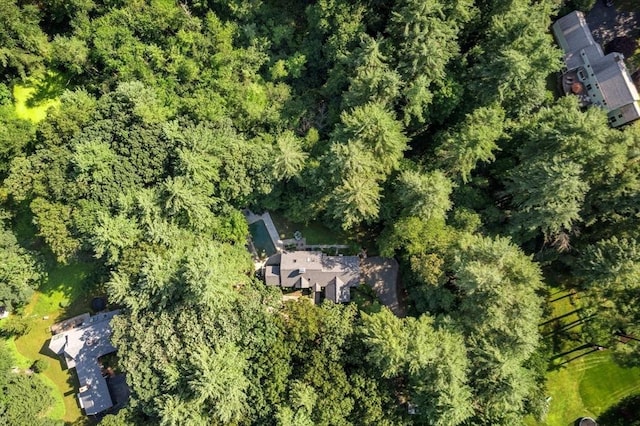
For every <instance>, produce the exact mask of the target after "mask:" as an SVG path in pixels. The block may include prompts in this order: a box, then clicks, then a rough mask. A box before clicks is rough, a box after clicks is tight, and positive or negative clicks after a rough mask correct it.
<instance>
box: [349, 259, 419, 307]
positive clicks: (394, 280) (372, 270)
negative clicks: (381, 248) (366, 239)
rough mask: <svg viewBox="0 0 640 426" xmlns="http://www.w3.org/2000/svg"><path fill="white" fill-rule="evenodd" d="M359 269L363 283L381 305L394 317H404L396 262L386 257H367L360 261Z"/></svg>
mask: <svg viewBox="0 0 640 426" xmlns="http://www.w3.org/2000/svg"><path fill="white" fill-rule="evenodd" d="M360 268H361V270H362V274H363V276H364V281H365V283H366V284H367V285H368V286H369V287H371V288H373V290H374V291H375V292H376V295H377V296H378V299H380V301H381V302H382V304H383V305H385V306H386V307H388V308H389V309H391V312H393V313H394V314H395V315H396V316H398V317H400V318H403V317H405V316H406V315H407V313H406V308H405V305H404V297H403V294H402V292H401V291H400V283H399V280H398V274H399V268H398V262H396V260H395V259H392V258H388V257H369V258H367V259H364V260H363V261H362V263H361V265H360Z"/></svg>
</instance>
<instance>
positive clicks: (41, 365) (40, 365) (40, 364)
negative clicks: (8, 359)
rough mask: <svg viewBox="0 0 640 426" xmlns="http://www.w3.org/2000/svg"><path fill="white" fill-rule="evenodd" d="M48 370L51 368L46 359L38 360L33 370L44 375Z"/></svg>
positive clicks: (32, 367)
mask: <svg viewBox="0 0 640 426" xmlns="http://www.w3.org/2000/svg"><path fill="white" fill-rule="evenodd" d="M47 368H49V363H48V362H47V361H46V360H44V359H37V360H36V361H35V362H34V363H33V365H32V366H31V369H32V370H33V371H34V372H36V373H43V372H44V371H45V370H46V369H47Z"/></svg>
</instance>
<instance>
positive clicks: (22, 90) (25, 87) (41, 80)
mask: <svg viewBox="0 0 640 426" xmlns="http://www.w3.org/2000/svg"><path fill="white" fill-rule="evenodd" d="M64 88H65V81H64V76H62V75H60V74H58V73H56V72H54V71H47V72H44V73H43V74H42V75H40V76H32V77H29V78H28V79H27V80H26V81H23V82H21V83H19V84H15V85H14V86H13V99H14V103H15V110H16V115H17V116H18V117H19V118H22V119H24V120H30V121H31V122H33V123H37V122H39V121H42V120H44V118H45V117H46V116H47V110H48V109H49V108H52V107H57V106H58V105H60V99H59V97H60V95H61V94H62V92H63V91H64Z"/></svg>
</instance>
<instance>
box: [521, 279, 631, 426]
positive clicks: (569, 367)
mask: <svg viewBox="0 0 640 426" xmlns="http://www.w3.org/2000/svg"><path fill="white" fill-rule="evenodd" d="M579 296H580V295H579V294H576V295H573V296H572V295H571V294H570V293H569V292H568V291H564V290H558V289H552V291H551V297H550V298H549V300H550V306H551V313H550V315H549V318H548V319H547V320H546V321H545V323H543V326H542V327H541V330H542V333H543V335H544V336H545V339H549V340H550V341H551V342H552V344H553V349H554V354H555V355H554V356H553V357H552V361H551V366H552V369H551V371H550V372H549V373H548V375H547V395H548V396H550V397H551V401H550V405H549V412H548V414H547V417H546V419H545V422H544V424H546V425H549V426H570V425H573V424H574V422H575V421H576V419H578V418H580V417H583V416H590V417H593V418H597V417H598V416H599V415H600V414H602V413H603V412H604V411H605V410H607V409H608V408H610V407H612V406H614V405H616V404H617V403H618V402H619V401H620V400H622V399H623V398H625V397H627V396H630V395H634V394H638V393H640V368H624V367H621V366H619V365H618V364H616V363H615V362H614V360H613V358H612V356H611V353H610V352H608V351H606V350H604V351H598V350H596V349H594V348H593V347H591V346H590V345H585V342H584V340H583V338H582V336H581V334H580V331H581V330H580V328H581V318H580V298H579ZM527 423H528V424H530V425H533V424H539V423H536V422H534V421H532V420H531V419H529V421H528V422H527Z"/></svg>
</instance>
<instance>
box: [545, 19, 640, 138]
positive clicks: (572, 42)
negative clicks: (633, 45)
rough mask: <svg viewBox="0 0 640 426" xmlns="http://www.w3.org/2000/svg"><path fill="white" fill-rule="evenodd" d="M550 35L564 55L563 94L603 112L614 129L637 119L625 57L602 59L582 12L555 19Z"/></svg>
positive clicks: (635, 95)
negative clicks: (573, 95)
mask: <svg viewBox="0 0 640 426" xmlns="http://www.w3.org/2000/svg"><path fill="white" fill-rule="evenodd" d="M553 32H554V34H555V36H556V40H558V44H559V45H560V47H561V48H562V49H563V50H564V53H565V56H564V60H565V64H566V67H567V72H565V75H564V76H563V87H564V88H565V92H567V93H570V92H571V91H573V92H574V93H575V94H576V95H579V97H580V100H581V103H582V104H583V105H584V106H586V105H597V106H599V107H601V108H604V109H605V110H606V111H607V112H608V117H609V122H610V123H611V125H612V126H614V127H617V126H622V125H623V124H626V123H628V122H630V121H633V120H636V119H638V118H640V102H639V101H640V96H638V90H637V88H636V86H635V84H634V83H633V80H632V79H631V76H630V75H629V72H628V70H627V67H626V66H625V63H624V57H623V56H622V54H620V53H615V52H614V53H610V54H608V55H604V53H603V52H602V48H601V47H600V45H599V44H597V43H596V42H595V41H594V39H593V36H592V35H591V31H590V30H589V26H588V25H587V22H586V20H585V19H584V14H583V13H582V12H578V11H574V12H571V13H570V14H568V15H566V16H563V17H562V18H560V19H558V20H557V21H556V22H555V23H554V24H553ZM576 84H577V85H578V86H577V87H576Z"/></svg>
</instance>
